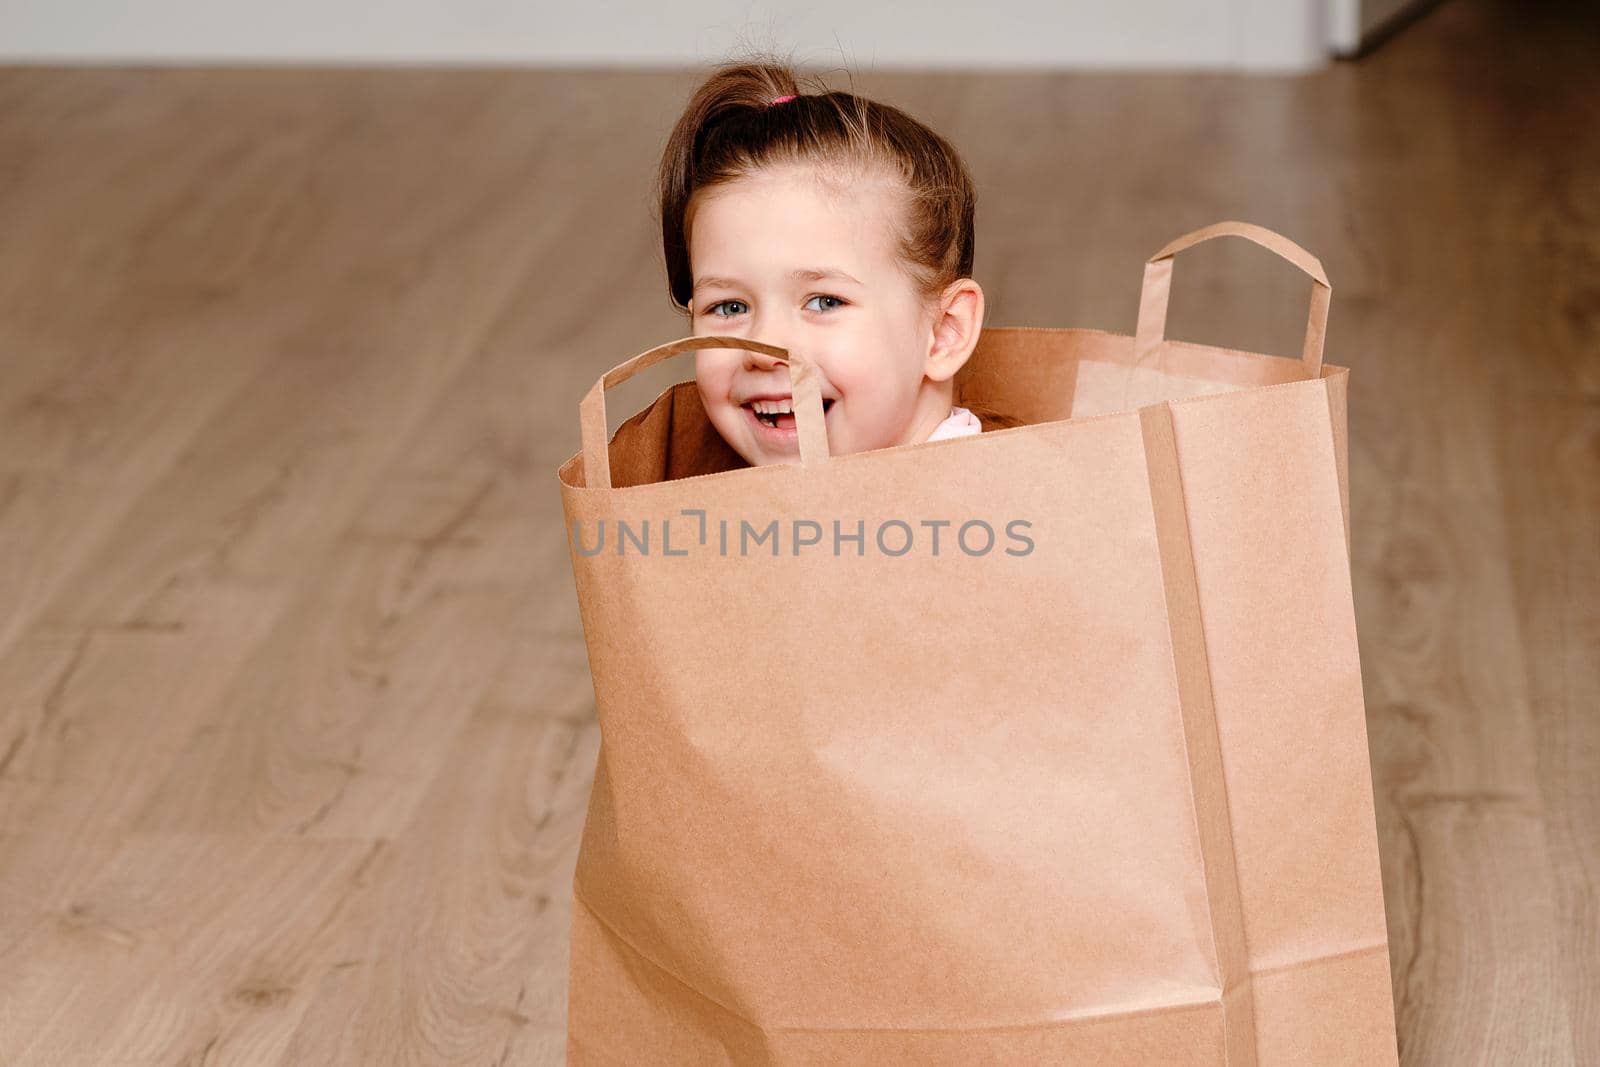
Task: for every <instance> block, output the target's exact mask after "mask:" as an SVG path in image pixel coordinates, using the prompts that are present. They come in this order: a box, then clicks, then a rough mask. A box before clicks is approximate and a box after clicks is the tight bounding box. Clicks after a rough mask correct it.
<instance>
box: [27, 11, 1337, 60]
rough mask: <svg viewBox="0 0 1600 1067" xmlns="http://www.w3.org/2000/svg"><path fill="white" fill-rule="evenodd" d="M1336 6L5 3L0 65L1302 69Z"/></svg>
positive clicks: (1321, 49)
mask: <svg viewBox="0 0 1600 1067" xmlns="http://www.w3.org/2000/svg"><path fill="white" fill-rule="evenodd" d="M1336 2H1342V0H1121V2H1109V0H1097V2H1090V0H1053V2H1052V0H993V2H989V3H984V2H982V0H979V2H976V3H975V2H973V0H961V2H956V0H926V2H917V0H905V2H903V3H899V4H892V5H886V4H871V3H866V2H862V0H807V2H799V3H797V2H792V0H791V2H789V3H774V2H760V0H593V2H591V3H587V4H558V3H554V2H551V0H385V2H381V3H379V2H372V0H0V61H3V62H44V63H51V62H54V63H60V62H111V61H122V62H218V61H221V62H231V61H240V62H253V63H262V62H268V63H270V62H321V63H361V64H384V63H408V62H426V63H436V64H478V63H495V64H515V65H561V66H594V65H652V66H667V65H673V66H676V65H686V64H690V65H698V64H704V63H710V62H715V61H718V60H720V59H722V58H723V57H724V55H725V54H726V53H728V52H730V51H732V50H734V49H736V48H737V47H739V46H741V45H750V46H755V47H767V48H776V49H779V50H783V51H786V50H788V49H789V48H791V47H793V48H794V49H795V52H794V56H795V59H796V60H797V61H799V62H800V63H801V64H802V65H807V66H809V65H817V66H822V67H828V66H837V65H846V64H848V65H849V66H850V67H851V68H852V69H855V70H857V71H861V70H871V69H889V68H895V67H913V66H914V67H934V68H938V67H969V68H970V67H980V68H981V67H990V68H998V67H1004V68H1018V67H1035V68H1054V67H1096V68H1105V67H1180V68H1211V69H1236V70H1262V71H1280V70H1306V69H1310V68H1313V67H1316V66H1318V65H1320V64H1321V63H1322V62H1323V61H1324V60H1325V58H1326V55H1327V52H1328V41H1327V37H1328V33H1329V28H1330V22H1331V20H1330V18H1329V15H1328V12H1327V10H1326V8H1325V5H1326V4H1328V3H1336Z"/></svg>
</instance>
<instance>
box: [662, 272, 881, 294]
mask: <svg viewBox="0 0 1600 1067" xmlns="http://www.w3.org/2000/svg"><path fill="white" fill-rule="evenodd" d="M789 277H791V278H793V279H794V280H795V281H801V282H820V281H822V280H823V279H824V278H842V279H843V280H845V281H847V282H855V283H856V284H857V285H860V284H862V283H861V281H860V280H859V279H857V278H855V277H853V276H852V275H849V274H846V273H845V272H844V271H842V270H840V269H839V268H838V267H796V268H795V269H794V270H792V271H790V272H789ZM713 286H719V287H722V288H725V289H737V288H739V281H738V279H736V278H701V279H700V280H699V281H697V282H695V283H694V292H697V293H698V292H699V291H700V290H702V289H709V288H711V287H713Z"/></svg>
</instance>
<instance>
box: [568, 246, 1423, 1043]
mask: <svg viewBox="0 0 1600 1067" xmlns="http://www.w3.org/2000/svg"><path fill="white" fill-rule="evenodd" d="M1220 234H1231V235H1236V236H1242V237H1247V238H1249V239H1251V240H1254V241H1256V242H1257V243H1259V244H1261V245H1264V246H1265V247H1267V248H1268V249H1270V250H1272V251H1274V252H1276V253H1277V254H1278V255H1280V256H1282V257H1284V258H1286V259H1288V260H1289V261H1290V262H1292V263H1294V264H1295V265H1296V266H1298V267H1300V268H1301V269H1302V270H1304V271H1305V272H1306V273H1307V274H1309V275H1311V277H1312V278H1313V279H1314V281H1315V288H1314V289H1313V300H1312V311H1311V316H1310V322H1309V325H1308V328H1307V331H1306V340H1305V348H1304V351H1303V353H1302V355H1301V357H1300V358H1299V359H1288V358H1281V357H1276V356H1270V355H1262V354H1256V353H1248V352H1239V351H1231V350H1227V349H1222V348H1216V347H1210V346H1204V345H1195V344H1187V343H1184V342H1180V341H1172V340H1168V339H1166V338H1165V337H1164V336H1163V334H1164V327H1165V320H1166V304H1167V292H1168V283H1169V280H1170V277H1171V269H1172V257H1173V255H1174V254H1175V253H1177V252H1179V251H1181V250H1182V249H1184V248H1187V247H1189V246H1190V245H1192V244H1195V243H1196V242H1198V241H1201V240H1205V239H1208V238H1210V237H1214V236H1217V235H1220ZM1328 296H1329V287H1328V283H1327V278H1326V277H1325V276H1324V274H1323V271H1322V267H1321V265H1320V264H1319V263H1318V262H1317V261H1316V260H1315V259H1314V258H1313V257H1312V256H1310V255H1309V254H1307V253H1306V252H1305V251H1304V250H1302V249H1300V248H1299V247H1297V246H1296V245H1294V244H1293V243H1291V242H1289V241H1288V240H1286V239H1285V238H1283V237H1281V236H1279V235H1277V234H1275V233H1272V232H1270V231H1267V230H1263V229H1260V228H1259V227H1255V226H1250V225H1248V224H1243V223H1219V224H1217V225H1215V226H1212V227H1208V228H1206V229H1204V230H1200V231H1197V232H1195V233H1192V234H1189V235H1187V236H1185V237H1183V238H1180V239H1178V240H1177V241H1174V242H1173V243H1172V244H1170V245H1168V246H1167V247H1166V248H1164V249H1162V250H1161V251H1160V252H1158V253H1157V254H1156V255H1155V256H1153V257H1151V259H1150V260H1149V261H1148V263H1147V264H1146V267H1145V277H1144V289H1143V297H1142V300H1141V304H1140V310H1139V319H1138V329H1137V332H1136V334H1135V336H1132V337H1128V336H1121V335H1117V334H1111V333H1105V332H1101V331H1096V330H1087V329H1037V328H1024V327H1009V328H1008V327H996V328H989V329H986V330H984V331H983V333H982V335H981V338H980V342H979V345H978V349H977V351H976V352H975V354H974V356H973V358H972V360H970V361H969V363H968V366H967V368H964V370H963V373H962V375H961V377H960V378H959V379H958V382H957V386H958V389H957V402H958V403H960V402H966V401H973V402H980V403H983V404H985V405H987V406H989V407H991V408H993V409H998V410H1000V411H1006V412H1014V413H1016V414H1017V415H1018V416H1020V417H1021V418H1022V419H1023V421H1024V423H1025V425H1021V426H1017V427H1014V428H1009V429H1000V430H994V431H991V432H986V433H983V434H981V435H977V436H971V437H962V438H955V439H950V440H942V441H937V442H929V443H926V444H921V445H909V446H899V447H895V448H887V449H880V450H876V451H872V452H863V453H856V454H851V455H841V456H830V455H828V452H827V437H826V432H825V430H824V423H823V416H822V409H821V402H820V397H819V393H818V386H817V381H816V377H815V373H814V371H813V370H812V368H811V366H810V365H809V364H808V363H807V362H806V361H805V359H804V353H801V352H788V353H786V352H784V351H783V350H782V349H778V348H774V347H772V346H769V345H763V344H761V343H759V342H755V341H750V340H744V339H739V338H733V337H700V338H684V339H682V340H679V341H675V342H673V343H671V344H667V345H663V346H661V347H659V348H655V349H651V350H650V351H648V352H645V353H644V354H642V355H640V356H637V357H635V358H634V359H632V360H629V361H628V362H626V363H624V364H622V365H621V366H619V367H617V368H616V369H614V370H612V371H610V372H609V373H607V374H606V375H605V376H604V377H603V378H602V379H601V380H600V381H599V382H597V383H596V385H595V386H594V388H593V389H592V390H591V391H590V392H589V394H588V395H587V396H586V397H585V398H584V400H583V404H582V409H581V428H582V436H583V450H582V452H580V453H579V454H577V455H575V456H573V457H572V458H571V459H569V460H568V461H567V462H566V463H565V464H564V465H563V466H562V467H561V469H560V471H559V481H560V489H561V493H562V497H563V502H564V505H565V510H566V516H567V520H568V525H569V535H570V538H569V544H570V547H571V558H572V567H573V573H574V576H575V579H576V586H577V593H578V599H579V607H580V612H581V616H582V621H583V627H584V634H585V638H586V641H587V645H588V652H589V664H590V668H591V670H592V673H593V680H594V689H595V699H596V707H597V711H598V714H599V719H600V725H601V734H602V744H601V751H600V758H599V761H598V765H597V767H596V771H595V780H594V786H593V791H592V794H591V799H590V805H589V810H588V817H587V822H586V825H585V829H584V836H583V841H582V846H581V850H580V854H579V859H578V868H577V873H576V876H575V878H574V897H575V902H574V908H573V921H572V949H571V952H572V956H571V986H570V1008H569V1037H568V1053H569V1062H572V1063H575V1064H697V1065H698V1064H866V1065H884V1064H1000V1063H1015V1064H1084V1065H1089V1064H1092V1065H1097V1067H1099V1065H1106V1064H1162V1065H1168V1064H1204V1065H1208V1067H1211V1065H1222V1064H1226V1065H1229V1067H1237V1065H1250V1064H1271V1065H1285V1067H1289V1065H1293V1067H1306V1065H1341V1067H1343V1065H1362V1067H1367V1065H1381V1064H1393V1063H1395V1062H1396V1051H1395V1032H1394V1018H1393V1007H1392V1002H1391V994H1390V978H1389V966H1388V954H1387V944H1386V938H1385V925H1384V909H1383V896H1382V887H1381V884H1380V880H1379V868H1378V852H1377V841H1376V831H1375V822H1374V815H1373V803H1372V784H1371V779H1370V771H1369V764H1368V751H1367V743H1366V731H1365V724H1364V718H1363V704H1362V689H1361V676H1360V665H1359V662H1358V659H1357V651H1356V629H1355V615H1354V611H1353V606H1352V600H1351V587H1350V570H1349V549H1348V543H1349V542H1348V537H1349V533H1348V531H1349V526H1348V503H1347V501H1348V493H1347V475H1346V463H1345V432H1346V424H1345V395H1346V384H1347V380H1348V370H1347V368H1344V367H1338V366H1333V365H1330V364H1325V363H1323V362H1322V344H1323V334H1324V331H1325V324H1326V320H1327V309H1328ZM699 347H717V348H725V347H737V348H746V349H750V350H751V351H754V352H757V353H760V354H763V355H765V356H766V357H768V358H770V359H772V360H774V361H775V363H778V362H783V363H787V366H788V369H789V373H790V376H791V380H792V383H793V391H794V396H795V407H796V411H797V422H798V425H799V436H800V452H801V457H800V462H799V463H796V464H792V465H778V466H767V467H749V466H747V465H743V461H742V460H740V459H739V457H738V456H737V455H736V454H733V453H732V452H731V450H729V449H728V448H727V446H726V445H722V444H721V442H720V438H718V437H717V436H716V433H715V431H714V430H713V429H712V428H711V427H710V426H709V424H708V423H707V421H706V417H705V413H704V410H703V409H702V408H701V407H700V405H699V403H698V400H697V393H696V390H695V386H694V383H693V382H692V381H688V382H683V383H680V384H679V385H677V386H674V387H672V388H670V389H668V390H667V391H665V392H664V393H662V395H661V396H660V397H659V398H658V399H657V400H656V401H655V402H654V403H653V404H652V405H651V406H650V407H649V408H648V409H646V410H645V411H644V412H641V413H640V414H639V415H637V416H635V417H634V418H632V419H629V420H628V421H627V422H626V423H625V424H624V425H623V426H622V427H621V428H620V429H619V431H618V432H617V434H616V436H615V438H614V439H613V440H611V442H610V444H609V447H608V444H607V437H606V416H605V403H604V391H605V389H606V388H607V387H608V386H610V385H613V384H615V383H616V382H619V381H622V380H624V379H626V378H628V377H630V376H631V375H633V374H634V373H635V372H637V371H639V370H641V369H643V368H644V367H647V366H649V365H651V364H653V363H656V362H658V361H660V360H661V359H664V358H666V357H668V356H670V355H674V354H676V353H680V352H687V351H691V350H693V349H695V348H699ZM940 523H943V524H944V525H940ZM935 534H938V535H942V537H940V538H939V539H937V540H935V538H934V536H933V535H935Z"/></svg>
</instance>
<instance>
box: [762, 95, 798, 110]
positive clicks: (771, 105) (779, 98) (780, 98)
mask: <svg viewBox="0 0 1600 1067" xmlns="http://www.w3.org/2000/svg"><path fill="white" fill-rule="evenodd" d="M794 98H795V94H794V93H790V94H789V95H788V96H780V97H778V98H777V99H775V100H773V101H772V102H771V103H769V104H768V105H767V106H768V107H773V106H775V105H777V104H781V103H783V102H784V101H786V100H793V99H794Z"/></svg>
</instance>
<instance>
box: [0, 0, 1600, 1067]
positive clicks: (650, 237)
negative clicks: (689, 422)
mask: <svg viewBox="0 0 1600 1067" xmlns="http://www.w3.org/2000/svg"><path fill="white" fill-rule="evenodd" d="M1597 54H1600V15H1597V14H1596V13H1595V11H1594V10H1593V9H1592V8H1591V9H1590V10H1589V11H1588V12H1587V13H1585V12H1584V10H1583V8H1582V6H1581V5H1576V4H1574V5H1572V6H1571V7H1570V8H1563V7H1558V6H1548V5H1546V6H1537V5H1526V4H1521V3H1512V2H1510V0H1505V2H1501V3H1493V2H1487V0H1452V2H1450V3H1447V4H1445V5H1444V6H1442V7H1440V8H1438V9H1437V10H1436V11H1434V12H1433V13H1432V14H1430V15H1429V16H1427V17H1426V18H1424V19H1423V20H1422V21H1420V22H1419V23H1417V24H1416V25H1415V26H1413V27H1411V28H1409V29H1408V30H1406V31H1405V32H1403V33H1402V34H1400V35H1399V36H1397V37H1395V38H1394V39H1393V40H1391V41H1390V42H1389V43H1387V44H1386V45H1384V46H1383V47H1382V48H1381V49H1379V50H1378V51H1376V52H1375V53H1373V54H1372V55H1371V56H1370V57H1368V58H1366V59H1364V60H1362V61H1360V62H1356V63H1346V64H1341V65H1338V66H1335V67H1333V68H1332V69H1329V70H1327V71H1326V72H1324V73H1321V74H1318V75H1316V76H1313V77H1308V78H1300V79H1296V78H1280V77H1267V76H1254V77H1228V76H1221V75H1194V74H1191V75H1182V74H1165V75H1142V76H1141V75H1129V74H1073V75H1042V74H1027V75H1012V76H1002V75H991V74H984V75H976V76H947V75H939V76H911V75H906V74H883V73H874V72H872V71H871V70H870V69H869V68H868V67H867V65H866V64H865V63H862V64H861V65H860V69H859V70H858V71H857V77H856V85H857V87H858V89H860V90H861V91H863V92H867V93H869V94H872V95H878V96H882V97H883V98H886V99H888V100H890V101H892V102H894V103H897V104H899V105H900V106H902V107H905V108H906V109H908V110H910V111H912V112H913V113H915V114H917V115H919V116H921V117H923V118H924V119H926V120H927V121H929V122H931V123H932V124H933V125H935V126H936V127H937V128H939V129H940V130H942V131H943V132H945V133H946V134H947V135H948V136H949V137H950V138H951V139H952V140H953V141H954V142H955V143H956V144H957V145H958V146H960V147H961V148H962V150H963V151H964V152H965V153H966V155H967V157H968V160H969V162H970V164H971V166H972V169H973V171H974V175H975V177H976V179H977V181H978V185H979V188H980V191H981V192H980V196H981V200H980V208H979V215H978V228H979V241H978V265H977V270H976V272H975V273H976V275H977V277H978V279H979V281H980V282H981V283H982V284H983V285H984V287H985V289H986V291H987V293H988V296H989V316H988V321H989V323H990V324H993V325H1005V324H1033V325H1052V326H1056V325H1073V326H1095V327H1101V328H1105V329H1112V330H1117V331H1121V332H1130V331H1131V330H1132V328H1133V322H1134V313H1135V309H1136V304H1137V296H1138V290H1139V278H1140V265H1141V263H1142V260H1143V258H1144V257H1145V256H1146V255H1148V254H1149V253H1150V252H1152V251H1154V250H1155V249H1156V248H1158V247H1159V246H1160V245H1161V244H1163V243H1164V242H1165V241H1167V240H1168V239H1169V238H1171V237H1174V236H1176V235H1178V234H1179V233H1182V232H1184V231H1186V230H1189V229H1192V228H1195V227H1197V226H1200V225H1203V224H1206V223H1209V222H1213V221H1216V220H1219V219H1225V218H1242V219H1246V220H1249V221H1253V222H1257V223H1261V224H1263V225H1266V226H1269V227H1272V228H1274V229H1277V230H1280V231H1282V232H1284V233H1286V234H1287V235H1289V236H1290V237H1292V238H1294V239H1295V240H1297V241H1299V242H1300V243H1302V244H1303V245H1305V246H1306V247H1307V248H1309V249H1310V250H1312V251H1313V252H1314V253H1316V254H1317V255H1319V256H1320V257H1321V258H1322V260H1323V262H1324V263H1325V264H1326V266H1327V269H1328V272H1329V274H1330V276H1331V278H1332V279H1333V287H1334V298H1333V309H1332V317H1331V320H1330V332H1329V339H1328V350H1327V358H1328V359H1329V361H1330V362H1334V363H1338V364H1341V365H1345V366H1349V367H1351V368H1353V376H1352V380H1351V381H1352V385H1351V395H1350V432H1351V490H1352V529H1353V538H1354V549H1353V551H1354V557H1355V572H1354V577H1355V594H1356V603H1357V615H1358V620H1359V625H1360V632H1361V642H1362V644H1361V652H1362V659H1363V669H1364V672H1365V675H1364V676H1365V682H1366V693H1367V701H1368V712H1369V716H1370V735H1371V742H1372V756H1373V764H1374V774H1375V781H1376V787H1377V803H1378V819H1379V824H1380V831H1381V836H1382V847H1383V857H1384V885H1385V890H1386V897H1387V902H1388V915H1389V924H1390V933H1391V938H1392V940H1391V951H1392V963H1393V973H1394V987H1395V994H1396V998H1397V1008H1398V1017H1399V1025H1400V1037H1401V1046H1402V1053H1403V1059H1404V1061H1405V1063H1407V1064H1437V1065H1448V1067H1462V1065H1470V1064H1492V1065H1504V1064H1517V1065H1526V1064H1596V1063H1600V885H1597V882H1600V136H1597V134H1596V132H1595V131H1596V130H1600V71H1597V67H1596V65H1595V63H1594V56H1595V55H1597ZM818 58H820V59H821V60H822V63H823V66H824V67H826V66H827V65H828V63H827V61H828V57H818ZM832 80H833V84H835V85H840V86H843V84H844V79H843V77H842V74H841V73H840V72H838V71H835V72H834V74H833V75H832ZM691 84H692V80H691V76H690V75H689V74H687V73H684V72H662V73H645V74H616V75H597V74H593V73H579V72H554V73H551V72H543V73H539V72H515V71H403V70H388V71H365V72H363V71H349V70H345V71H338V70H324V71H304V70H289V69H272V70H249V71H245V70H198V69H187V70H135V69H76V70H71V69H19V68H11V69H5V70H0V1063H4V1064H6V1065H11V1067H21V1065H28V1064H50V1065H56V1064H73V1065H79V1064H99V1063H104V1064H191V1065H197V1064H202V1063H204V1064H219V1063H239V1064H279V1063H285V1064H288V1063H293V1064H314V1065H324V1064H335V1063H337V1064H447V1063H448V1064H554V1063H559V1062H561V1056H562V1049H563V1041H564V1038H563V1017H564V992H563V986H564V980H565V964H566V957H565V953H566V926H567V921H568V914H569V911H568V901H569V896H568V893H569V882H570V878H571V873H572V865H573V860H574V850H575V848H576V844H577V840H578V834H579V829H580V826H581V821H582V818H583V812H584V805H585V802H586V798H587V791H588V784H589V778H590V774H591V771H592V768H593V764H594V760H595V756H596V751H597V744H598V740H599V738H598V732H597V729H596V727H595V724H594V721H593V717H592V716H593V707H592V698H593V694H592V690H591V689H590V685H589V679H588V675H587V671H586V665H585V654H584V646H583V639H582V633H581V630H580V627H579V623H578V616H577V611H576V605H575V601H574V597H573V590H572V582H571V576H570V572H569V568H568V560H567V551H566V548H565V545H564V532H563V527H562V523H561V513H560V505H559V500H558V497H557V492H556V482H555V477H554V470H555V468H556V466H557V465H558V464H559V463H560V462H561V461H562V460H563V459H565V458H566V457H567V456H568V455H570V454H571V453H572V452H573V451H575V450H576V448H577V441H578V435H577V426H578V423H577V401H578V398H579V396H580V395H581V393H582V391H583V390H584V388H586V387H587V386H588V385H589V383H590V382H591V381H592V380H593V379H594V378H595V377H596V376H597V375H598V374H599V373H600V372H601V371H602V370H604V369H605V368H607V367H608V366H610V365H612V364H614V363H617V362H620V361H621V360H623V359H625V358H627V357H628V356H631V355H633V354H635V353H637V352H639V351H642V350H643V349H645V348H648V347H651V346H652V345H655V344H658V343H660V342H662V341H665V340H670V339H672V338H675V337H679V336H683V335H684V334H687V333H688V332H689V330H688V329H687V327H686V325H685V323H684V322H683V321H682V320H680V319H679V318H677V317H676V315H675V314H674V313H673V311H672V310H671V309H670V307H669V304H668V301H667V294H666V285H665V278H664V271H663V269H662V267H661V263H660V249H659V233H658V232H656V231H653V230H652V225H651V220H650V214H649V212H650V208H651V205H650V202H649V199H648V189H649V182H650V177H651V173H652V170H653V168H654V166H655V163H656V153H657V152H658V151H659V148H660V145H661V143H662V142H663V140H664V138H665V136H666V133H667V130H668V128H669V125H670V122H671V121H672V119H673V117H674V116H675V114H676V109H677V108H678V107H679V106H681V103H682V101H683V98H684V94H685V93H686V92H687V91H688V90H689V88H690V86H691ZM1234 245H1238V246H1241V247H1234ZM1180 263H1181V265H1180V267H1179V268H1178V271H1177V274H1176V294H1175V296H1174V299H1173V316H1172V333H1173V335H1175V336H1180V337H1184V338H1187V339H1190V340H1200V341H1210V342H1217V343H1228V344H1233V345H1236V346H1239V347H1249V348H1257V349H1262V350H1267V351H1277V352H1284V353H1292V352H1295V351H1298V347H1299V334H1300V330H1301V329H1302V327H1303V322H1304V315H1305V300H1306V298H1307V295H1308V292H1309V289H1308V286H1307V285H1306V283H1305V282H1304V279H1303V277H1301V276H1299V275H1298V274H1296V273H1295V272H1294V271H1293V270H1291V269H1290V268H1288V267H1287V266H1284V265H1282V264H1280V263H1277V262H1276V261H1273V260H1271V259H1270V257H1267V256H1266V255H1265V254H1264V253H1261V252H1259V250H1257V249H1255V248H1254V246H1251V245H1247V244H1246V243H1245V242H1227V243H1224V244H1223V245H1221V246H1218V245H1215V244H1213V245H1211V246H1206V247H1204V248H1202V249H1199V250H1196V251H1195V252H1193V253H1186V254H1185V255H1184V256H1183V257H1181V259H1180ZM686 368H687V365H686V364H685V365H679V366H674V367H672V368H671V371H672V373H671V374H668V375H666V376H665V377H658V378H654V379H647V380H646V381H645V382H642V383H630V384H629V386H627V387H624V388H623V390H621V393H622V395H621V396H620V397H619V398H618V399H617V400H616V401H614V402H613V405H612V410H613V411H614V412H618V413H619V414H620V413H622V412H624V411H626V410H631V409H632V408H633V407H637V406H638V405H639V404H640V403H642V402H644V401H645V400H647V399H648V398H649V397H650V396H652V395H653V394H654V392H655V391H656V390H657V389H658V388H659V387H660V384H662V383H663V382H664V381H667V380H671V379H672V378H674V377H681V376H683V375H684V374H686V373H688V371H687V369H686ZM635 386H637V388H635Z"/></svg>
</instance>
